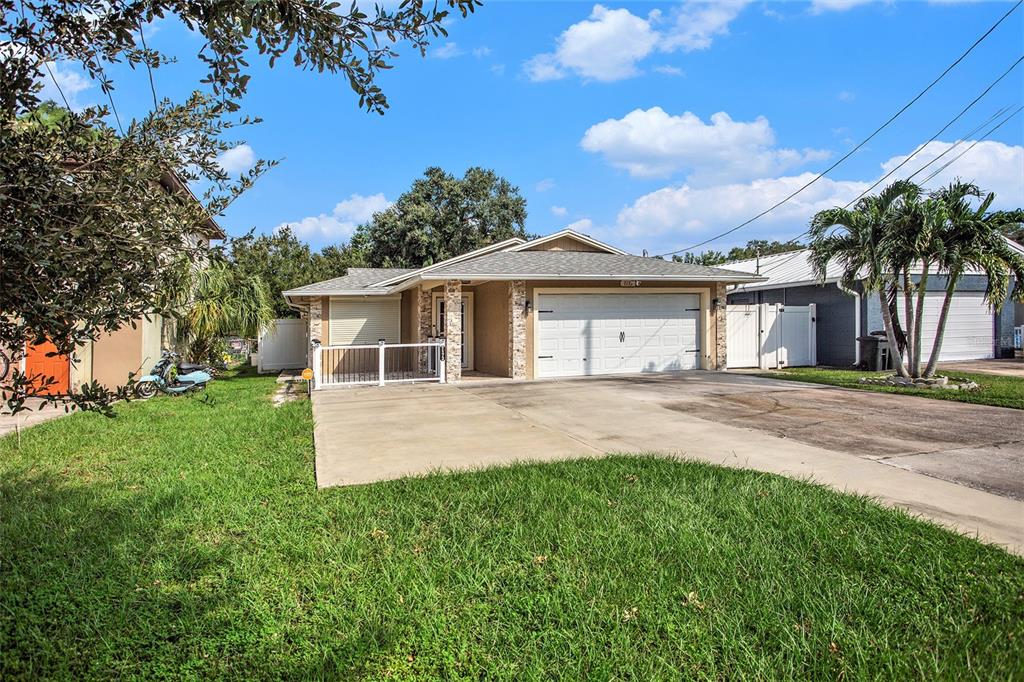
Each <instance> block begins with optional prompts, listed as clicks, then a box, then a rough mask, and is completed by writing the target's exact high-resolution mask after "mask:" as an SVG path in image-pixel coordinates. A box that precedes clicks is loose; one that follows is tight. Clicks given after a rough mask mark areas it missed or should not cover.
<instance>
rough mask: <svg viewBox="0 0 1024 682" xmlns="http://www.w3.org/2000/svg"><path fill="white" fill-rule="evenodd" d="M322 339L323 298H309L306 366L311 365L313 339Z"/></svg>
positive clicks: (321, 340)
mask: <svg viewBox="0 0 1024 682" xmlns="http://www.w3.org/2000/svg"><path fill="white" fill-rule="evenodd" d="M314 340H316V341H320V342H321V343H322V342H323V340H324V308H323V300H322V299H320V298H314V299H311V300H310V302H309V348H308V349H307V351H306V358H307V364H306V366H307V367H312V366H313V341H314Z"/></svg>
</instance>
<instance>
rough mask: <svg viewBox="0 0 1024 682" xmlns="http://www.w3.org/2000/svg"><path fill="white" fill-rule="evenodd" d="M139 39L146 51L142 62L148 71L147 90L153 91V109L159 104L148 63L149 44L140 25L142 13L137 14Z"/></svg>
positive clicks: (151, 68) (150, 67) (151, 70)
mask: <svg viewBox="0 0 1024 682" xmlns="http://www.w3.org/2000/svg"><path fill="white" fill-rule="evenodd" d="M139 39H140V40H141V41H142V49H143V50H144V51H145V52H146V58H145V59H143V62H144V63H145V65H146V71H147V72H149V91H150V92H151V93H153V110H154V111H155V110H156V109H157V107H158V106H159V105H158V104H157V97H156V82H155V81H154V80H153V67H152V66H150V64H149V46H147V45H146V31H145V30H144V29H143V27H142V15H141V14H140V15H139Z"/></svg>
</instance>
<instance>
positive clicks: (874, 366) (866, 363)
mask: <svg viewBox="0 0 1024 682" xmlns="http://www.w3.org/2000/svg"><path fill="white" fill-rule="evenodd" d="M878 341H879V338H878V337H877V336H873V335H871V334H868V335H867V336H858V337H857V343H858V344H860V364H861V366H862V367H863V368H864V369H866V370H868V371H869V372H874V371H877V370H878Z"/></svg>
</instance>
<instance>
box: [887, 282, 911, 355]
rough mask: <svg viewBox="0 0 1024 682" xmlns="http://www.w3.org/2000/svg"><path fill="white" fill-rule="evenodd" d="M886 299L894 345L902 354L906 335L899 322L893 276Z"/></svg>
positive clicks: (896, 291)
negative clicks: (894, 339)
mask: <svg viewBox="0 0 1024 682" xmlns="http://www.w3.org/2000/svg"><path fill="white" fill-rule="evenodd" d="M886 301H888V305H889V321H890V322H892V333H893V336H895V337H896V347H897V348H898V349H899V351H900V354H901V355H902V354H903V353H904V351H906V348H907V335H906V334H905V333H904V332H903V326H902V325H901V324H900V316H899V287H897V286H896V280H895V278H893V283H892V286H890V287H889V289H888V292H887V293H886Z"/></svg>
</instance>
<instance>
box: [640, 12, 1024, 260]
mask: <svg viewBox="0 0 1024 682" xmlns="http://www.w3.org/2000/svg"><path fill="white" fill-rule="evenodd" d="M1021 3H1024V0H1017V2H1016V3H1015V4H1014V5H1013V7H1011V8H1010V9H1009V10H1008V11H1007V12H1006V13H1005V14H1003V16H1001V17H1000V18H999V20H998V21H996V23H994V24H992V26H991V27H990V28H989V29H988V30H987V31H985V33H983V34H982V35H981V37H980V38H978V39H977V40H975V41H974V43H973V44H972V45H971V46H970V47H969V48H967V50H966V51H965V52H964V53H963V54H961V55H960V56H959V57H957V59H956V61H954V62H953V63H952V64H950V65H949V66H947V67H946V68H945V70H944V71H943V72H942V73H940V74H939V75H938V77H937V78H936V79H935V80H933V81H932V82H931V83H929V84H928V85H927V86H926V87H925V88H924V89H923V90H921V92H919V93H917V95H915V96H914V98H913V99H911V100H910V101H909V102H907V103H906V104H905V105H903V107H902V108H901V109H900V110H899V111H897V112H896V113H895V114H893V115H892V116H890V117H889V119H888V120H887V121H886V122H885V123H883V124H882V125H880V126H879V127H878V128H876V129H875V130H874V132H872V133H871V134H870V135H868V136H867V137H866V138H864V139H863V140H862V141H861V142H860V143H858V144H857V146H856V147H854V148H853V149H851V150H850V151H848V152H847V153H846V154H844V155H843V156H842V157H841V158H840V159H839V160H838V161H836V162H835V163H833V164H832V165H831V166H829V167H828V168H826V169H825V170H823V171H822V172H821V173H819V174H818V175H816V176H815V177H814V178H813V179H811V180H810V181H809V182H807V183H806V184H804V185H803V186H801V187H800V188H799V189H797V190H796V191H794V192H792V193H790V194H789V195H788V196H786V197H785V198H784V199H782V200H781V201H778V202H776V203H775V204H772V205H771V206H769V207H768V208H766V209H765V210H763V211H761V212H760V213H758V214H757V215H755V216H754V217H752V218H749V219H747V220H745V221H743V222H742V223H740V224H739V225H737V226H735V227H733V228H730V229H728V230H726V231H725V232H722V233H721V234H718V235H715V236H714V237H711V238H709V239H705V240H704V241H702V242H700V243H698V244H694V245H692V246H687V247H685V248H682V249H677V250H675V251H668V252H666V253H662V254H659V257H664V256H672V255H675V254H677V253H683V252H684V251H690V250H692V249H696V248H698V247H701V246H704V245H706V244H710V243H711V242H713V241H717V240H719V239H721V238H722V237H725V236H728V235H730V234H732V233H733V232H736V231H737V230H739V229H742V228H744V227H746V226H747V225H749V224H750V223H752V222H754V221H755V220H757V219H759V218H761V217H763V216H765V215H768V214H769V213H771V212H772V211H774V210H775V209H777V208H778V207H779V206H782V205H783V204H785V203H786V202H788V201H789V200H790V199H792V198H793V197H795V196H796V195H798V194H800V193H801V192H803V191H804V190H805V189H807V188H808V187H810V186H811V185H813V184H814V183H816V182H818V180H821V179H822V178H823V177H825V175H827V174H828V173H829V172H831V171H832V170H834V169H835V168H836V167H837V166H839V164H841V163H843V162H844V161H846V160H847V159H848V158H850V157H851V156H853V155H854V154H855V153H856V152H857V151H858V150H860V149H861V148H862V147H863V146H864V145H866V144H867V143H868V142H870V141H871V140H872V139H873V138H874V137H875V136H876V135H878V133H880V132H882V131H883V130H884V129H885V128H887V127H889V125H890V124H891V123H892V122H893V121H895V120H896V119H897V118H899V117H900V116H901V115H902V114H903V113H904V112H905V111H906V110H907V109H909V108H910V107H911V106H913V105H914V104H915V103H916V102H917V101H918V100H919V99H921V98H922V97H924V95H925V94H926V93H927V92H928V91H929V90H931V89H932V88H933V87H935V85H936V84H937V83H938V82H939V81H941V80H942V79H943V78H945V77H946V74H948V73H949V72H950V71H952V70H953V69H954V68H955V67H956V66H957V65H958V64H959V63H960V62H962V61H963V60H964V59H965V58H966V57H967V55H969V54H970V53H971V52H973V51H974V48H976V47H977V46H978V45H980V44H981V43H982V41H983V40H985V39H986V38H988V37H989V36H990V35H991V34H992V32H993V31H995V30H996V28H997V27H998V26H999V25H1000V24H1001V23H1003V21H1004V20H1005V19H1006V18H1007V17H1008V16H1010V15H1011V14H1012V13H1013V12H1015V11H1016V10H1017V8H1018V7H1020V6H1021Z"/></svg>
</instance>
